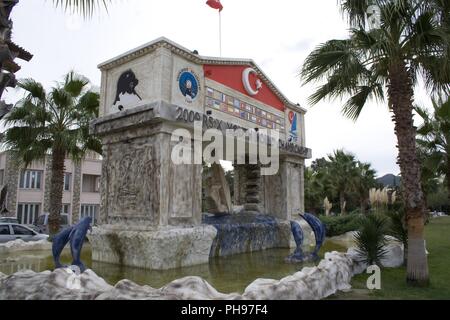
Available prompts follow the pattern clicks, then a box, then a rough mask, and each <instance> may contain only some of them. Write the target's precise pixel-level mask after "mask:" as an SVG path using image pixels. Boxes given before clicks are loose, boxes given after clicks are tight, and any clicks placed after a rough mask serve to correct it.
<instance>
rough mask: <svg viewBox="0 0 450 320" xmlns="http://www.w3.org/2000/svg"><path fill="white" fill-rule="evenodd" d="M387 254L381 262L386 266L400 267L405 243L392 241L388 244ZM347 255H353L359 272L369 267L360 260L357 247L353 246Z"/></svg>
mask: <svg viewBox="0 0 450 320" xmlns="http://www.w3.org/2000/svg"><path fill="white" fill-rule="evenodd" d="M385 249H386V251H387V252H386V255H385V256H384V258H383V259H381V261H380V263H381V264H382V266H383V267H385V268H398V267H401V266H402V265H403V256H404V251H403V245H401V244H399V243H390V244H387V245H386V247H385ZM347 255H349V257H351V258H352V259H353V260H354V261H355V268H356V269H357V273H361V272H363V271H364V270H365V269H367V267H368V265H367V264H365V263H362V262H360V260H361V257H360V254H359V253H358V251H357V249H356V248H355V247H351V248H349V249H348V251H347Z"/></svg>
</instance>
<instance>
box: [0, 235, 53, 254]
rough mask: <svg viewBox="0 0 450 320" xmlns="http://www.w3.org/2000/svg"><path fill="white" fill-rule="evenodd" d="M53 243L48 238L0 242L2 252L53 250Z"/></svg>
mask: <svg viewBox="0 0 450 320" xmlns="http://www.w3.org/2000/svg"><path fill="white" fill-rule="evenodd" d="M51 249H52V243H51V242H49V241H47V240H39V241H30V242H25V241H23V240H22V239H17V240H14V241H9V242H6V243H0V254H3V253H10V252H16V251H33V250H51Z"/></svg>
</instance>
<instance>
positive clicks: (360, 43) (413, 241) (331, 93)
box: [301, 0, 450, 285]
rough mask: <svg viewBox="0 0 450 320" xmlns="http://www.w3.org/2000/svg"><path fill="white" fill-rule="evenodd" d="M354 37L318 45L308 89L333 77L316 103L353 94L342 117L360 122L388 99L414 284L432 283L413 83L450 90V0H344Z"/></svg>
mask: <svg viewBox="0 0 450 320" xmlns="http://www.w3.org/2000/svg"><path fill="white" fill-rule="evenodd" d="M340 5H341V9H342V11H343V13H344V14H345V15H346V16H347V18H348V21H349V24H350V26H351V29H350V37H349V38H348V39H344V40H330V41H328V42H326V43H324V44H321V45H319V46H318V47H317V48H316V49H314V51H313V52H311V53H310V54H309V56H308V57H307V58H306V60H305V63H304V65H303V68H302V70H301V76H302V78H303V82H304V84H306V83H310V82H315V81H321V80H324V79H326V83H325V84H323V85H322V86H320V87H319V88H318V89H317V90H316V91H315V92H314V93H313V94H312V95H311V96H310V98H309V101H310V102H311V103H312V104H316V103H318V102H319V101H321V100H323V99H325V98H332V99H333V98H343V97H345V96H350V98H349V99H348V101H347V102H346V103H345V104H344V106H343V109H342V110H343V114H344V115H345V116H347V117H349V118H351V119H354V120H356V119H357V118H358V117H359V115H360V114H361V112H362V110H363V108H364V106H365V105H366V102H367V101H368V100H371V99H374V100H376V101H379V102H382V101H384V98H385V97H387V100H388V106H389V110H390V111H391V112H392V119H393V121H394V125H395V134H396V136H397V140H398V151H399V153H398V163H399V166H400V171H401V176H402V183H403V191H404V192H403V197H402V198H403V200H404V204H405V210H406V218H407V225H408V241H409V250H408V255H409V256H408V266H407V281H408V283H410V284H417V285H427V284H428V283H429V273H428V262H427V256H426V253H425V244H424V215H425V212H426V208H425V206H424V195H423V192H422V189H421V183H420V181H421V178H420V163H419V161H418V157H417V154H416V143H415V136H416V129H415V127H414V124H413V100H414V86H415V85H416V84H417V81H418V78H419V77H422V78H423V79H424V83H425V84H426V88H427V89H428V91H429V92H431V93H432V94H436V93H438V92H443V91H444V92H449V91H450V45H449V44H450V32H449V30H450V2H449V1H441V0H373V1H369V0H358V1H355V0H342V1H341V2H340ZM369 5H376V6H377V7H378V8H379V9H380V10H379V11H380V15H379V17H377V19H378V22H379V27H378V28H367V27H366V25H367V22H368V19H367V14H366V12H367V11H368V7H369Z"/></svg>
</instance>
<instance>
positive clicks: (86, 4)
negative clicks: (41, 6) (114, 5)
mask: <svg viewBox="0 0 450 320" xmlns="http://www.w3.org/2000/svg"><path fill="white" fill-rule="evenodd" d="M110 2H111V0H53V3H54V5H55V6H56V7H62V8H63V9H64V10H65V11H68V12H70V13H78V14H80V15H82V16H83V17H85V18H90V17H92V15H93V13H94V11H96V10H98V9H100V8H102V7H103V8H104V9H105V10H106V11H108V3H110Z"/></svg>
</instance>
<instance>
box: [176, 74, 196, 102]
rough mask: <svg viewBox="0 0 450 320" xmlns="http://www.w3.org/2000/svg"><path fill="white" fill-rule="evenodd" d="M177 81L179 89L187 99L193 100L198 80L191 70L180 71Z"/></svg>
mask: <svg viewBox="0 0 450 320" xmlns="http://www.w3.org/2000/svg"><path fill="white" fill-rule="evenodd" d="M178 83H179V85H180V91H181V93H182V94H183V96H185V97H186V99H188V100H191V101H192V100H194V99H195V98H196V97H197V95H198V81H197V78H196V77H195V75H194V74H192V72H189V71H184V72H183V73H181V75H180V77H179V80H178Z"/></svg>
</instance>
